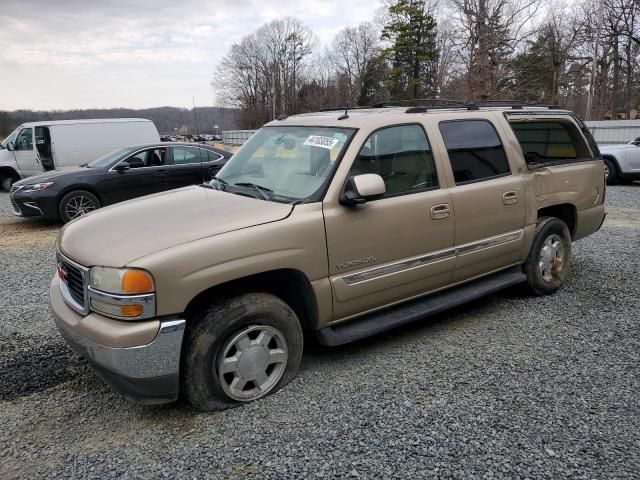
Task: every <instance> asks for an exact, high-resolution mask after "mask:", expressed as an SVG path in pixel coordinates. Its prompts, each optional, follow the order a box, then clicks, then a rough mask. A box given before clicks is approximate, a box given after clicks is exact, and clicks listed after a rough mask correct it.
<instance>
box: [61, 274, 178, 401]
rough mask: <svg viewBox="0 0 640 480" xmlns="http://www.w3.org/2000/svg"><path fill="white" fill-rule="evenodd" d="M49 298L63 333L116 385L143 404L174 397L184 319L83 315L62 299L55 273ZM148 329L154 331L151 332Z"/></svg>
mask: <svg viewBox="0 0 640 480" xmlns="http://www.w3.org/2000/svg"><path fill="white" fill-rule="evenodd" d="M50 300H51V310H52V312H53V314H54V316H55V319H56V324H57V326H58V330H59V331H60V334H61V335H62V337H63V338H64V339H65V340H66V341H67V343H68V344H69V345H70V346H71V347H73V348H74V349H75V350H76V351H77V352H78V353H79V354H80V355H82V356H83V357H85V358H86V359H87V360H88V361H89V362H90V363H91V365H92V366H93V367H94V369H95V370H96V372H97V373H98V375H99V376H100V377H101V378H102V379H103V380H104V381H105V382H106V383H108V384H110V385H111V386H112V387H113V388H114V389H115V390H117V391H119V392H120V393H122V394H123V395H124V396H126V397H127V398H129V399H131V400H133V401H135V402H138V403H144V404H156V403H166V402H172V401H175V400H176V399H177V398H178V391H179V372H180V351H181V347H182V337H183V335H184V329H185V324H186V322H185V320H183V319H175V318H174V319H169V320H158V319H156V320H147V321H139V322H134V321H120V320H111V319H109V318H106V317H102V316H101V315H97V314H89V315H87V316H84V317H83V316H82V315H80V314H78V313H77V312H75V311H74V310H72V309H71V308H70V307H69V306H67V304H66V303H65V302H64V299H63V297H62V294H61V293H60V283H59V280H58V278H57V277H55V278H54V279H53V282H52V283H51V289H50ZM150 332H151V334H153V333H154V332H157V333H156V334H155V337H153V336H151V337H150ZM97 337H101V338H102V339H103V341H99V340H98V339H97ZM104 343H110V344H111V345H105V344H104ZM131 343H133V345H131ZM138 343H140V344H138Z"/></svg>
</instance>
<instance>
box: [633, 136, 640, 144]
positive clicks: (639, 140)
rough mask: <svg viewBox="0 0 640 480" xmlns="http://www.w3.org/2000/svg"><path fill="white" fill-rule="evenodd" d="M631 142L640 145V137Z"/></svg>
mask: <svg viewBox="0 0 640 480" xmlns="http://www.w3.org/2000/svg"><path fill="white" fill-rule="evenodd" d="M631 143H633V144H634V145H640V137H636V139H635V140H634V141H633V142H631Z"/></svg>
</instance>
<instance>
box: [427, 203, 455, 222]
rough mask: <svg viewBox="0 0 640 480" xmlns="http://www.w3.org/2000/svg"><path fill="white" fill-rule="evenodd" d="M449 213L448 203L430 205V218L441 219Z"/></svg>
mask: <svg viewBox="0 0 640 480" xmlns="http://www.w3.org/2000/svg"><path fill="white" fill-rule="evenodd" d="M450 213H451V209H450V208H449V204H448V203H441V204H439V205H434V206H433V207H431V218H433V219H434V220H442V219H443V218H447V217H448V216H449V214H450Z"/></svg>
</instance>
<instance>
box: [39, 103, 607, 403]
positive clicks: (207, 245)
mask: <svg viewBox="0 0 640 480" xmlns="http://www.w3.org/2000/svg"><path fill="white" fill-rule="evenodd" d="M125 174H126V173H125ZM604 195H605V185H604V165H603V162H602V159H601V158H600V154H599V152H598V147H597V146H596V144H595V142H594V141H593V139H592V137H591V135H590V134H589V132H588V130H587V129H586V127H585V126H584V124H583V123H582V121H581V120H580V119H579V118H577V117H576V116H575V115H574V114H572V113H571V112H569V111H565V110H559V109H555V108H547V107H529V106H522V105H519V106H518V105H512V106H502V107H498V106H489V105H483V106H479V105H477V104H465V105H461V106H459V107H453V106H451V107H448V108H438V107H410V108H406V107H404V108H399V107H394V108H390V107H387V108H368V109H357V110H349V111H348V112H344V111H339V112H338V111H325V112H319V113H312V114H303V115H296V116H292V117H288V118H282V119H279V120H276V121H273V122H271V123H269V124H267V125H265V126H264V127H263V128H261V129H260V130H258V132H257V133H255V134H254V135H253V136H252V137H251V139H250V140H249V141H248V142H247V143H246V144H245V145H244V146H243V147H242V148H241V149H240V150H239V151H238V152H237V153H236V154H235V155H234V156H233V158H232V159H231V160H230V161H229V162H228V163H227V164H226V165H225V166H224V167H223V168H222V169H221V170H220V172H219V173H218V174H217V177H216V178H215V179H214V180H213V181H212V182H211V183H210V184H207V185H194V186H191V187H186V188H182V189H179V190H174V191H170V192H165V193H160V194H156V195H152V196H149V197H146V198H139V199H136V200H132V201H128V202H125V203H122V204H120V205H117V206H113V207H108V208H104V209H101V210H98V211H96V212H93V213H91V214H89V215H87V216H86V217H84V218H80V219H78V220H76V221H73V222H71V223H69V224H68V225H66V226H65V227H64V228H63V229H62V230H61V232H60V234H59V237H58V241H57V262H58V272H57V275H56V276H55V277H54V279H53V282H52V284H51V291H50V295H51V307H52V309H53V313H54V316H55V318H56V322H57V325H58V328H59V330H60V332H61V334H62V336H63V337H64V338H65V339H66V341H67V342H68V343H69V344H70V345H71V346H72V347H74V348H75V349H76V350H77V351H78V352H79V353H80V354H81V355H83V356H84V357H86V358H87V359H88V361H89V362H90V363H91V364H92V365H93V366H94V367H95V369H96V370H97V372H98V373H99V374H100V376H101V377H102V378H103V379H104V380H105V381H107V382H108V383H110V384H111V385H112V386H113V387H114V388H116V389H117V390H119V391H121V392H122V393H123V394H125V395H126V396H127V397H129V398H132V399H134V400H137V401H139V402H143V403H162V402H168V401H173V400H176V399H177V398H178V396H179V395H180V396H182V397H183V398H185V399H186V400H187V401H188V402H189V403H190V404H191V405H192V406H193V407H195V408H196V409H199V410H204V411H207V410H215V409H221V408H226V407H230V406H234V405H238V404H240V403H241V402H247V401H251V400H255V399H258V398H261V397H263V396H265V395H267V394H269V393H271V392H274V391H277V390H278V389H279V388H281V387H283V386H284V385H285V384H287V382H289V381H290V380H291V379H292V378H293V377H294V376H295V374H296V370H297V369H298V366H299V365H300V359H301V355H302V349H303V338H307V339H308V338H310V337H314V336H315V337H316V338H317V339H318V340H319V341H320V343H322V344H324V345H340V344H344V343H347V342H352V341H354V340H358V339H361V338H363V337H366V336H368V335H373V334H377V333H380V332H384V331H386V330H388V329H391V328H393V327H396V326H399V325H402V324H404V323H407V322H411V321H414V320H417V319H420V318H424V317H426V316H428V315H431V314H434V313H436V312H440V311H442V310H445V309H447V308H450V307H452V306H455V305H460V304H462V303H465V302H468V301H470V300H473V299H476V298H479V297H481V296H483V295H486V294H488V293H491V292H495V291H497V290H499V289H501V288H505V287H508V286H511V285H515V284H523V285H524V286H525V287H526V288H528V290H529V291H530V292H531V293H533V294H535V295H545V294H550V293H553V292H554V291H556V290H557V289H558V288H560V287H561V286H562V284H563V282H564V281H565V279H566V276H567V273H568V270H569V265H570V263H571V244H572V241H574V240H579V239H581V238H583V237H585V236H587V235H590V234H592V233H594V232H596V231H597V230H598V229H599V228H600V226H601V225H602V223H603V221H604V216H605V213H604V205H603V203H604ZM303 333H305V334H306V335H303Z"/></svg>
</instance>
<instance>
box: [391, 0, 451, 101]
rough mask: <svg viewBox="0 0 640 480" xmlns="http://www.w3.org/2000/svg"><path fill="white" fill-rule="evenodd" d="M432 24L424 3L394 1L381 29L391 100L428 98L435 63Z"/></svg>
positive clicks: (432, 84) (436, 52)
mask: <svg viewBox="0 0 640 480" xmlns="http://www.w3.org/2000/svg"><path fill="white" fill-rule="evenodd" d="M436 26H437V25H436V20H435V18H434V17H433V16H432V14H431V12H429V11H428V10H427V6H426V3H425V1H424V0H394V1H393V2H392V3H391V4H390V5H389V22H388V23H387V24H386V25H385V26H384V28H383V29H382V36H381V38H382V39H383V40H387V41H389V42H390V43H391V45H390V46H389V47H388V48H386V49H385V50H383V53H382V55H383V57H384V58H386V59H388V60H389V61H390V62H391V67H392V68H391V71H390V73H389V80H388V82H389V90H390V93H391V96H392V98H394V99H406V98H409V99H412V98H421V97H429V96H433V95H435V94H437V92H435V91H434V84H435V81H434V76H435V72H436V68H437V62H438V53H439V52H438V47H437V44H436V33H437V31H436Z"/></svg>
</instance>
